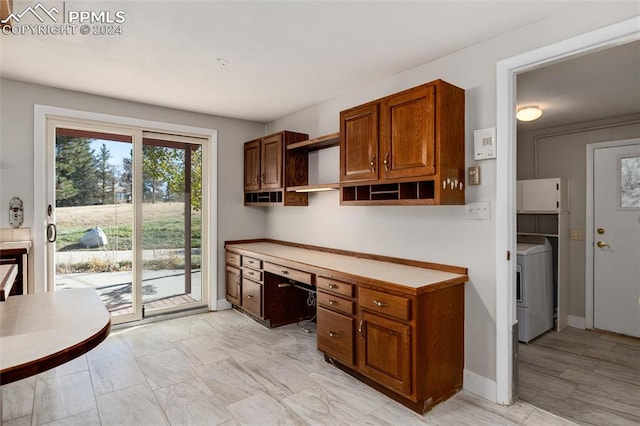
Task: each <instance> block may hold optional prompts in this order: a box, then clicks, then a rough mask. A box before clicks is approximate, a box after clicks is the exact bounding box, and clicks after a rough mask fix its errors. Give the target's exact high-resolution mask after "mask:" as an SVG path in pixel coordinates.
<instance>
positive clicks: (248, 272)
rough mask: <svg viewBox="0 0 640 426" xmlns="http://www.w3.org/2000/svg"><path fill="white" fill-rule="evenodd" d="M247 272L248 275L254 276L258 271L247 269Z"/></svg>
mask: <svg viewBox="0 0 640 426" xmlns="http://www.w3.org/2000/svg"><path fill="white" fill-rule="evenodd" d="M247 274H248V275H251V276H254V275H255V274H256V273H255V272H253V271H247Z"/></svg>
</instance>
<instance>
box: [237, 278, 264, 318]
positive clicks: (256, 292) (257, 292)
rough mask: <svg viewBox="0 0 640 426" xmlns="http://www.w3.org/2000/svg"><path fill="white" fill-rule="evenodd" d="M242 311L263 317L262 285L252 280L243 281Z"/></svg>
mask: <svg viewBox="0 0 640 426" xmlns="http://www.w3.org/2000/svg"><path fill="white" fill-rule="evenodd" d="M242 309H244V310H245V311H247V312H249V313H250V314H252V315H255V316H257V317H262V285H261V284H258V283H256V282H253V281H251V280H246V279H243V280H242Z"/></svg>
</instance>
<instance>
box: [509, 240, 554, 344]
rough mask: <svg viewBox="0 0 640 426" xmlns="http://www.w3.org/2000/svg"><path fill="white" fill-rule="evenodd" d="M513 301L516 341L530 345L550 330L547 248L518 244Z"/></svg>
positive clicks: (549, 256) (550, 286)
mask: <svg viewBox="0 0 640 426" xmlns="http://www.w3.org/2000/svg"><path fill="white" fill-rule="evenodd" d="M517 253H518V260H517V267H516V270H517V279H516V300H517V309H516V311H517V312H516V313H517V317H518V340H519V341H521V342H526V343H528V342H530V341H531V340H532V339H534V338H536V337H538V336H539V335H541V334H542V333H544V332H545V331H547V330H550V329H552V328H553V257H552V249H551V244H550V243H549V241H548V240H547V239H546V238H545V240H544V244H529V243H518V248H517Z"/></svg>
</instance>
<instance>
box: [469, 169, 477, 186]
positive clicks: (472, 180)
mask: <svg viewBox="0 0 640 426" xmlns="http://www.w3.org/2000/svg"><path fill="white" fill-rule="evenodd" d="M467 175H468V176H467V185H480V166H472V167H469V171H468V173H467Z"/></svg>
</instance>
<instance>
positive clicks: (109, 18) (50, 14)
mask: <svg viewBox="0 0 640 426" xmlns="http://www.w3.org/2000/svg"><path fill="white" fill-rule="evenodd" d="M16 3H17V2H16ZM126 20H127V19H126V13H125V11H124V10H76V9H71V8H70V9H67V2H66V1H63V2H55V4H53V5H51V4H50V5H49V6H45V5H44V4H43V3H42V2H38V3H36V4H26V5H25V6H24V7H20V6H18V7H16V8H14V10H13V11H12V12H11V13H10V14H9V15H8V16H6V17H4V16H3V17H2V19H1V20H0V24H2V34H5V35H52V36H57V35H75V34H81V35H97V36H108V35H121V34H122V33H123V31H124V29H123V24H124V23H125V22H126Z"/></svg>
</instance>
